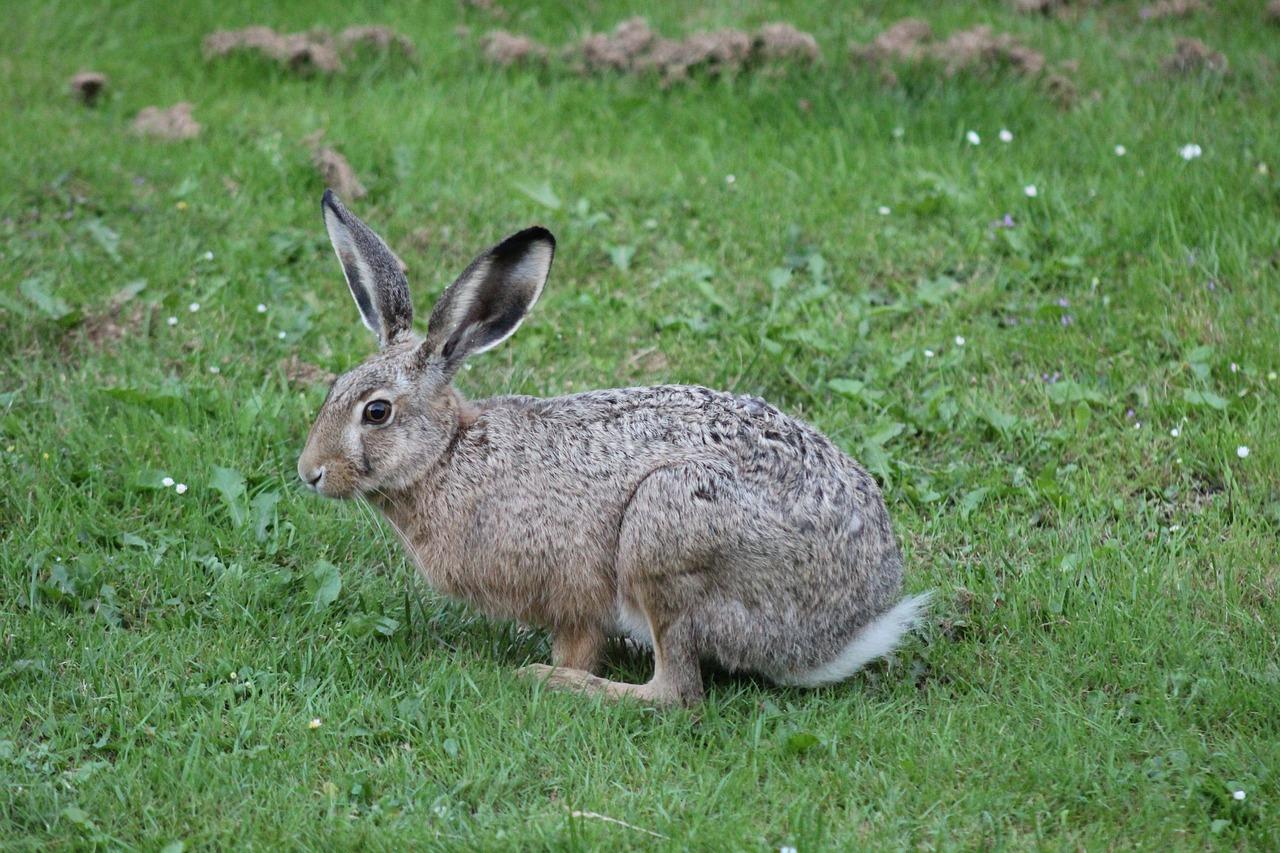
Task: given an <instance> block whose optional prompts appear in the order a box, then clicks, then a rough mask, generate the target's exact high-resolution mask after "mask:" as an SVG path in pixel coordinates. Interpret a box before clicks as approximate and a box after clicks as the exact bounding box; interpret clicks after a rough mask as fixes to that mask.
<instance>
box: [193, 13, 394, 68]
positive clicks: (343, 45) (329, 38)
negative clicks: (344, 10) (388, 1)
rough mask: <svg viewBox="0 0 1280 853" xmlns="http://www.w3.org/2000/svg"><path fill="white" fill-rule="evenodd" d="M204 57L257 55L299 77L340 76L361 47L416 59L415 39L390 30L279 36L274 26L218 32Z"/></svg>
mask: <svg viewBox="0 0 1280 853" xmlns="http://www.w3.org/2000/svg"><path fill="white" fill-rule="evenodd" d="M203 47H204V58H205V60H206V61H212V60H214V59H218V58H220V57H224V56H229V55H232V54H235V53H256V54H259V55H261V56H263V57H264V58H266V59H269V60H271V61H272V62H275V63H276V64H278V65H280V66H281V67H282V68H285V69H287V70H289V71H292V72H294V73H297V74H336V73H338V72H340V71H342V70H344V68H345V65H344V64H343V57H344V56H347V57H350V56H351V55H352V54H353V53H354V52H355V51H357V50H359V49H361V48H373V49H376V50H379V51H382V52H384V53H385V52H387V51H391V50H396V51H398V52H400V53H401V54H403V55H404V56H405V58H407V59H409V60H414V59H416V57H417V50H416V49H415V47H414V44H413V40H412V39H410V38H409V37H408V36H406V35H403V34H401V33H398V32H396V31H395V30H392V29H390V28H388V27H382V26H373V25H360V26H351V27H347V28H346V29H345V30H343V31H342V32H340V33H338V34H337V35H336V36H335V35H333V34H332V33H330V32H329V31H327V30H321V29H314V30H307V31H306V32H298V33H278V32H276V31H275V30H273V29H272V28H271V27H264V26H253V27H244V28H243V29H239V30H218V31H216V32H212V33H210V34H209V35H207V36H205V39H204V45H203Z"/></svg>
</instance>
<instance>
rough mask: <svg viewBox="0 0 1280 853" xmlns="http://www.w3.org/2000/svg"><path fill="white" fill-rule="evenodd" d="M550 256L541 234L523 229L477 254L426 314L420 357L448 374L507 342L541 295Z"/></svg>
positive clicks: (551, 240) (552, 248) (549, 239)
mask: <svg viewBox="0 0 1280 853" xmlns="http://www.w3.org/2000/svg"><path fill="white" fill-rule="evenodd" d="M555 253H556V238H555V237H553V236H551V232H550V231H548V230H547V229H545V228H539V227H534V228H526V229H525V230H523V231H520V232H518V233H516V234H512V235H511V236H510V237H508V238H507V239H505V240H503V241H502V242H501V243H499V244H498V245H496V246H494V247H493V248H492V249H490V250H489V251H487V252H484V253H483V254H481V255H480V256H479V257H478V258H476V259H475V260H474V261H472V262H471V265H470V266H469V267H467V268H466V269H465V270H463V272H462V275H460V276H458V280H457V281H455V282H454V283H453V284H451V285H449V287H448V288H447V289H446V290H445V292H444V293H443V294H441V296H440V300H439V301H438V302H436V306H435V308H433V309H432V311H431V320H430V322H429V324H428V326H427V339H426V341H424V342H423V344H422V350H423V352H424V353H426V354H428V355H433V356H439V357H441V358H443V359H444V361H445V369H446V372H452V371H453V370H456V369H457V367H458V366H459V365H460V364H462V362H463V360H465V359H466V358H467V357H468V356H471V355H475V354H476V353H479V352H484V351H485V350H487V349H492V348H493V347H495V346H497V345H498V344H500V343H502V342H503V341H505V340H506V339H507V338H509V337H511V335H512V333H513V332H515V330H516V329H518V328H520V324H521V323H522V322H524V318H525V316H527V315H528V313H529V309H531V308H533V304H534V303H535V302H537V301H538V297H539V296H541V295H542V288H543V287H544V286H545V285H546V283H547V276H548V275H549V274H550V273H551V259H552V258H553V257H555Z"/></svg>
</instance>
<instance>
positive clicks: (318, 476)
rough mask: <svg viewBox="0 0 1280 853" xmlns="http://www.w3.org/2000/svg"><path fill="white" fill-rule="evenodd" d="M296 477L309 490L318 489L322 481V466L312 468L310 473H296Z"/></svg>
mask: <svg viewBox="0 0 1280 853" xmlns="http://www.w3.org/2000/svg"><path fill="white" fill-rule="evenodd" d="M298 476H300V477H301V478H302V481H303V482H304V483H306V484H307V485H308V486H310V487H311V488H313V489H315V488H319V486H320V481H321V480H323V479H324V466H323V465H321V466H320V467H319V468H312V469H311V470H310V471H298Z"/></svg>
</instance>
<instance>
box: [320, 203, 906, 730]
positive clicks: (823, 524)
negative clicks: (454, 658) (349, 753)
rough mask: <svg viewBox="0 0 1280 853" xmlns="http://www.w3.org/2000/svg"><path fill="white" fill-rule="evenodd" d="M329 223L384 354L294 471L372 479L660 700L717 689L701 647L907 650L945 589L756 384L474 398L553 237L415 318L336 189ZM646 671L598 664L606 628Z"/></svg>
mask: <svg viewBox="0 0 1280 853" xmlns="http://www.w3.org/2000/svg"><path fill="white" fill-rule="evenodd" d="M322 209H323V211H324V219H325V224H326V226H327V227H328V231H329V237H330V239H331V240H332V241H333V247H334V250H335V251H336V252H337V255H338V260H339V261H340V262H341V264H342V269H343V272H344V273H345V274H346V278H347V284H348V285H349V286H350V288H351V295H352V296H353V297H355V302H356V306H357V307H358V308H359V310H360V316H361V317H362V318H363V320H364V323H365V325H366V326H368V327H369V328H370V329H371V330H372V331H373V332H374V334H376V335H377V336H378V341H379V344H380V349H379V351H378V352H377V353H376V354H375V355H372V356H370V357H369V358H368V359H366V360H365V361H364V362H362V363H361V364H359V365H358V366H356V367H355V368H354V369H352V370H351V371H350V372H348V373H346V374H345V375H343V376H341V377H339V378H338V379H337V381H335V382H334V383H333V387H332V388H331V389H330V390H329V395H328V397H327V398H326V399H325V401H324V404H323V406H322V407H321V409H320V413H319V415H318V416H317V417H316V420H315V423H314V425H313V426H312V427H311V432H310V434H309V435H308V437H307V443H306V447H305V449H304V450H303V452H302V456H301V458H299V460H298V476H299V477H301V478H302V481H303V482H304V483H306V485H308V486H309V487H311V488H312V489H314V490H315V491H316V492H319V493H320V494H322V495H326V496H329V497H334V498H346V497H354V496H357V495H363V496H365V497H367V498H368V499H369V500H370V501H371V502H372V503H373V504H374V505H375V506H376V507H378V508H379V509H380V510H381V511H382V512H383V513H384V514H385V516H386V517H387V518H388V519H389V520H390V522H391V525H392V526H393V527H394V528H395V530H396V532H397V533H398V534H399V536H400V538H401V539H402V540H403V542H404V545H405V547H406V548H407V549H408V551H409V554H410V555H411V556H412V558H413V562H414V564H415V565H416V566H417V569H418V571H419V572H421V574H422V576H423V577H424V578H426V580H427V581H428V582H429V583H430V584H431V585H432V586H433V587H434V588H436V589H438V590H440V591H441V592H443V593H445V594H446V595H449V596H452V597H455V598H458V599H461V600H463V601H466V602H469V603H470V604H472V605H474V606H475V607H478V608H479V609H481V610H482V611H484V612H485V613H488V614H490V615H492V616H495V617H498V618H503V619H515V620H519V621H520V622H522V623H525V624H528V625H533V626H537V627H540V628H543V629H546V630H547V631H549V632H550V633H551V638H552V661H553V664H554V666H550V667H548V666H544V665H541V664H538V665H533V666H530V667H526V668H525V670H523V672H524V673H526V674H530V675H534V676H536V677H538V678H540V679H543V680H545V681H546V682H547V683H548V684H549V685H552V686H555V687H563V688H569V689H574V690H578V691H583V692H586V693H592V694H602V695H604V696H607V697H623V696H631V697H635V698H637V699H640V700H642V701H645V702H649V703H653V704H660V705H661V704H683V705H692V704H695V703H697V702H698V701H700V700H701V698H702V692H703V687H702V675H701V671H700V667H699V664H700V661H708V662H714V663H716V664H719V665H720V666H721V667H723V668H725V669H728V670H745V671H751V672H755V673H760V674H763V675H764V676H766V677H768V678H770V679H772V680H773V681H775V682H777V683H780V684H789V685H802V686H816V685H820V684H827V683H830V682H835V681H839V680H841V679H843V678H846V677H848V676H849V675H850V674H852V673H853V672H855V671H856V670H857V669H859V668H860V667H861V666H863V665H864V664H865V663H867V662H868V661H870V660H872V659H874V658H877V657H880V656H882V655H884V654H886V653H887V652H889V651H890V650H892V649H893V648H894V646H895V645H896V644H897V643H898V642H899V640H900V639H901V638H902V636H903V634H905V633H906V632H907V631H908V630H909V629H910V628H911V626H912V625H913V624H914V622H915V621H916V619H917V618H918V617H919V615H920V614H921V612H922V610H923V608H924V606H925V604H926V602H927V599H928V595H927V594H925V595H919V596H915V597H912V598H905V599H901V600H899V594H900V590H901V586H902V557H901V554H900V552H899V550H898V545H897V542H896V541H895V539H894V537H893V533H892V531H891V529H890V526H889V517H888V513H887V512H886V510H885V506H884V500H883V498H882V497H881V495H880V490H879V489H878V488H877V486H876V483H875V481H874V480H873V479H872V478H871V476H870V475H868V474H867V472H866V471H865V470H863V469H862V468H861V467H859V466H858V465H857V464H856V463H855V462H854V461H853V460H851V459H850V458H849V457H848V456H846V455H845V454H844V453H842V452H841V451H840V450H838V449H837V448H836V447H835V445H833V444H832V443H831V441H830V440H829V439H827V438H826V437H825V436H824V435H822V434H821V433H819V432H818V431H817V430H815V429H814V428H813V427H811V426H809V425H807V424H805V423H802V422H800V421H797V420H795V419H793V418H790V417H787V416H786V415H784V414H782V413H781V412H779V411H778V410H777V409H775V408H773V407H772V406H770V405H768V404H767V403H765V402H764V401H762V400H760V399H758V398H755V397H746V396H735V395H732V394H727V393H722V392H719V391H711V390H708V389H706V388H700V387H694V386H679V385H662V386H656V387H651V388H619V389H614V390H608V391H588V392H586V393H582V394H571V395H568V396H564V397H554V398H550V399H539V398H536V397H520V396H508V397H494V398H491V399H488V400H471V401H469V400H465V399H463V397H462V396H461V395H460V394H459V393H458V391H457V390H456V389H455V388H454V387H453V384H452V379H453V377H454V374H456V373H457V371H458V368H459V367H461V366H462V364H463V362H464V361H465V360H466V359H468V358H470V357H471V356H473V355H475V354H477V353H481V352H484V351H485V350H487V349H490V348H492V347H494V346H497V345H498V344H499V343H501V342H502V341H503V340H505V339H506V338H507V337H509V336H510V335H511V334H512V333H513V332H515V330H516V329H517V328H519V326H520V323H521V322H522V321H523V320H524V318H525V317H526V315H527V314H528V313H529V310H530V309H531V308H532V307H533V305H534V303H535V302H537V301H538V297H539V295H541V293H542V288H543V286H544V285H545V284H546V281H547V275H548V273H549V272H550V269H551V260H552V257H553V256H554V254H555V239H554V238H553V237H552V236H551V233H550V232H549V231H547V230H546V229H544V228H528V229H526V230H524V231H521V232H519V233H517V234H514V235H512V236H510V237H508V238H507V239H505V240H503V241H502V242H501V243H499V244H498V245H496V246H494V247H493V248H491V249H489V250H488V251H486V252H484V253H483V254H481V255H480V256H479V257H478V258H476V259H475V260H474V261H472V263H471V265H470V266H468V267H467V268H466V269H465V270H464V271H463V273H462V275H461V276H459V277H458V280H457V281H455V282H454V283H453V284H452V285H450V286H449V288H448V289H447V290H445V292H444V294H443V295H442V296H441V297H440V300H439V301H438V302H437V303H436V305H435V308H434V309H433V310H432V312H431V319H430V320H429V321H428V324H427V334H426V337H425V338H424V337H422V336H420V335H418V334H416V333H415V332H414V331H413V305H412V302H411V301H410V298H409V286H408V282H407V281H406V280H405V276H404V273H403V272H402V271H401V267H400V265H399V264H398V263H397V261H396V258H395V256H394V255H393V254H392V253H391V250H390V249H388V248H387V246H386V244H385V243H383V241H382V240H381V239H380V238H379V237H378V236H377V235H376V234H375V233H374V232H373V231H372V230H370V229H369V227H368V226H366V225H365V224H364V223H363V222H361V221H360V220H359V219H357V218H356V217H355V216H354V215H352V214H351V212H350V211H348V210H347V209H346V208H345V207H344V206H343V205H342V203H341V202H340V201H339V200H338V198H337V197H336V196H334V194H333V193H332V192H326V193H325V195H324V200H323V202H322ZM614 634H622V635H625V636H629V637H631V638H633V639H634V640H636V641H637V642H639V643H641V644H644V645H646V646H648V647H651V648H652V649H653V658H654V672H653V678H652V679H650V680H649V681H648V682H647V683H645V684H626V683H622V682H618V681H611V680H607V679H605V678H601V677H598V676H596V675H594V674H593V670H594V669H595V668H596V665H597V663H598V660H599V657H600V652H601V648H602V646H603V644H604V642H605V639H606V637H607V636H609V635H614Z"/></svg>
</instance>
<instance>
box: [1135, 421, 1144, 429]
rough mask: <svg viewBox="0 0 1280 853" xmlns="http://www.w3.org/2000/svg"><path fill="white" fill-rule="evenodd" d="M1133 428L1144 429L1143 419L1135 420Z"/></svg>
mask: <svg viewBox="0 0 1280 853" xmlns="http://www.w3.org/2000/svg"><path fill="white" fill-rule="evenodd" d="M1133 428H1134V429H1142V421H1135V422H1134V424H1133Z"/></svg>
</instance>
